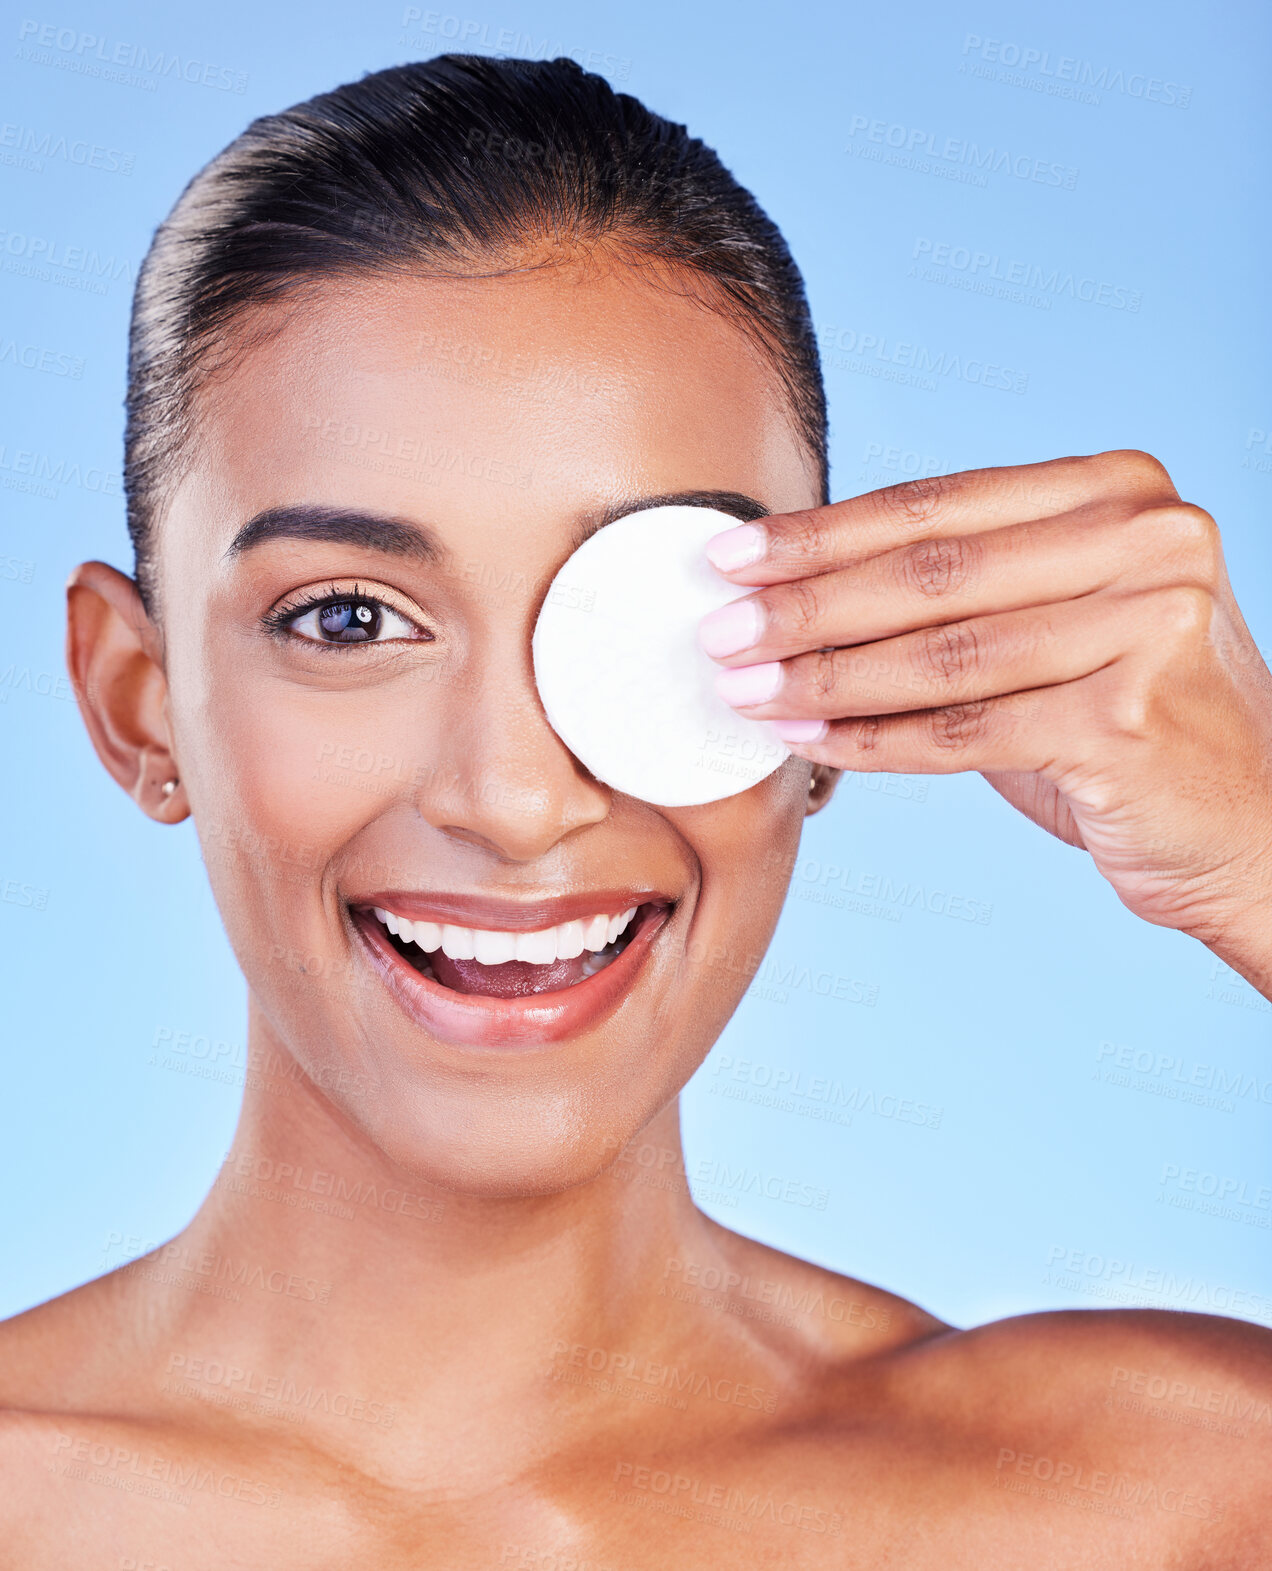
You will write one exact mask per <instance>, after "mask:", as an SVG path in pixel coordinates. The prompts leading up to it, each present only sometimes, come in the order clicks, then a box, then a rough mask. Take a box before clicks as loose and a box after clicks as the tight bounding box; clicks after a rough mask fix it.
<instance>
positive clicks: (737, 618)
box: [698, 599, 764, 658]
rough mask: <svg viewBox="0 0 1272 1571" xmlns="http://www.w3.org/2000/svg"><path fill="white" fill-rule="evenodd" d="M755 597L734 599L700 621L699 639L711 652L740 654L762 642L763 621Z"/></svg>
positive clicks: (716, 653)
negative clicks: (740, 651)
mask: <svg viewBox="0 0 1272 1571" xmlns="http://www.w3.org/2000/svg"><path fill="white" fill-rule="evenodd" d="M763 620H764V619H763V617H762V616H761V615H760V608H759V606H758V605H757V604H756V602H755V601H754V600H750V599H747V600H730V601H729V603H728V605H722V606H719V607H717V609H716V610H714V611H709V612H708V613H707V615H706V616H704V617H703V619H702V621H701V622H699V623H698V642H699V643H700V644H701V645H702V647H703V648H704V649H705V650H706V652H707V653H708V654H709V655H714V656H716V657H717V658H719V657H720V656H721V655H736V654H737V652H738V650H739V649H749V648H750V647H751V645H752V644H758V643H759V641H760V627H761V624H762V622H763Z"/></svg>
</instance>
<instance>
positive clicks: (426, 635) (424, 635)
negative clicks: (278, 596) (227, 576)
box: [261, 583, 434, 649]
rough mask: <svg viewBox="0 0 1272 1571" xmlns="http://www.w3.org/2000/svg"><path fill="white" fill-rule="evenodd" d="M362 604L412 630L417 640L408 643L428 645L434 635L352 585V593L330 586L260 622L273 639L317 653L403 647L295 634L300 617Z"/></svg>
mask: <svg viewBox="0 0 1272 1571" xmlns="http://www.w3.org/2000/svg"><path fill="white" fill-rule="evenodd" d="M358 601H361V602H362V603H363V604H364V605H368V606H374V607H376V610H377V612H378V613H379V614H380V615H381V616H382V615H383V613H384V612H386V611H387V612H388V613H389V614H390V615H392V616H396V617H400V618H401V620H402V621H403V622H406V623H407V624H408V625H409V626H411V627H413V628H414V629H415V631H416V634H417V637H416V638H415V639H412V640H410V641H411V642H419V643H431V642H432V641H433V638H434V635H433V633H432V632H430V631H429V629H428V628H426V627H420V626H419V625H418V624H417V623H416V622H415V620H414V619H413V618H412V617H409V616H407V615H406V613H405V612H404V611H399V610H398V608H397V607H396V606H395V605H392V604H391V603H390V602H389V601H387V600H385V599H384V598H383V597H382V596H380V595H373V594H368V593H367V592H366V591H365V590H364V589H363V588H362V586H361V585H360V584H356V583H355V584H354V585H353V587H352V588H351V589H342V588H341V587H340V586H339V585H338V584H329V585H328V586H327V588H326V590H325V591H324V592H323V593H322V594H319V595H308V596H306V597H305V598H304V599H303V600H300V601H298V602H288V601H284V602H283V604H282V605H279V606H274V607H273V608H272V609H271V610H269V611H267V612H266V613H265V615H264V616H263V617H262V618H261V622H262V624H263V625H264V627H265V630H266V631H267V632H268V633H270V634H271V635H272V636H273V637H275V638H295V639H298V640H299V641H300V642H301V643H304V644H309V645H311V646H313V647H314V648H317V649H349V648H358V647H366V646H368V645H370V646H372V647H375V646H378V645H380V644H388V643H406V642H407V641H408V640H406V639H404V638H400V637H399V638H374V639H346V640H341V639H335V638H332V639H325V638H310V637H309V636H308V635H307V634H305V633H297V632H296V631H295V624H296V623H297V622H299V621H300V620H301V618H302V617H305V616H308V615H309V614H310V613H311V612H313V611H322V610H323V609H325V608H326V607H328V606H337V605H350V604H354V603H356V602H358Z"/></svg>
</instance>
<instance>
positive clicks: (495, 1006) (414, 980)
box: [350, 906, 671, 1047]
mask: <svg viewBox="0 0 1272 1571" xmlns="http://www.w3.org/2000/svg"><path fill="white" fill-rule="evenodd" d="M670 914H671V907H669V906H662V907H659V908H657V909H655V910H653V911H650V912H649V913H647V914H646V915H645V916H642V917H640V918H638V926H637V929H636V931H635V932H634V933H633V934H632V937H631V939H630V941H629V942H628V944H627V945H626V947H625V948H624V949H623V951H622V953H621V954H620V955H618V956H617V958H616V959H614V960H611V961H610V963H609V964H608V965H607V966H605V967H604V969H603V970H600V971H597V972H596V974H595V975H594V976H589V977H587V978H586V979H585V980H584V981H582V982H576V983H575V984H574V986H573V987H563V988H558V989H557V990H556V991H554V992H551V993H535V994H531V995H530V996H529V997H524V998H491V997H488V996H485V995H483V994H479V993H457V992H456V991H455V990H454V989H453V988H450V987H443V986H442V985H441V984H440V983H439V982H433V981H430V980H429V978H428V977H426V976H421V975H420V973H419V972H418V971H416V970H415V969H414V967H412V966H411V965H409V964H408V963H407V961H405V960H404V959H403V958H402V956H401V955H399V954H398V952H397V950H396V949H394V948H393V946H392V945H391V944H390V943H389V941H388V937H387V935H386V934H385V932H384V928H383V927H382V926H381V924H380V922H379V921H378V920H377V919H376V918H375V917H374V916H372V915H371V913H370V912H369V911H351V912H350V915H351V916H352V918H353V925H354V927H356V928H357V930H358V933H359V934H360V936H361V938H362V941H363V943H364V944H365V945H366V947H367V951H368V953H369V954H370V957H371V964H372V965H373V966H374V967H375V969H376V970H377V971H378V972H379V973H380V975H381V977H382V978H383V979H384V981H385V982H386V983H387V984H388V987H389V990H390V992H392V994H393V996H394V997H395V998H396V999H397V1001H398V1003H399V1004H400V1005H401V1007H402V1008H403V1009H404V1010H405V1011H406V1013H407V1014H408V1015H409V1016H410V1017H411V1019H412V1020H413V1021H414V1022H415V1024H416V1025H419V1026H423V1027H424V1029H425V1030H426V1031H428V1032H430V1033H431V1034H432V1035H433V1036H435V1037H438V1038H439V1039H440V1040H441V1041H443V1042H454V1043H459V1044H461V1045H463V1046H469V1047H534V1046H537V1045H538V1044H539V1043H542V1042H561V1041H564V1040H565V1038H566V1037H570V1036H574V1035H575V1034H576V1033H577V1032H579V1031H586V1030H587V1029H588V1027H589V1026H593V1025H595V1024H596V1023H597V1022H598V1021H599V1020H601V1019H602V1018H603V1017H604V1016H605V1015H607V1014H609V1013H610V1011H611V1010H612V1009H614V1008H615V1007H616V1006H617V1004H618V1002H619V1000H620V999H621V998H622V997H623V995H624V994H625V993H627V992H628V991H629V990H630V989H631V987H632V986H633V985H634V983H635V981H636V977H637V974H638V972H639V971H640V969H641V967H642V966H643V965H644V963H645V960H646V958H647V957H648V955H649V951H650V948H651V946H652V944H653V941H654V938H655V936H656V935H657V934H658V933H659V932H660V931H661V930H662V927H663V925H664V924H665V922H666V920H667V918H668V916H670Z"/></svg>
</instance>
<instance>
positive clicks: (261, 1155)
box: [164, 1010, 719, 1469]
mask: <svg viewBox="0 0 1272 1571" xmlns="http://www.w3.org/2000/svg"><path fill="white" fill-rule="evenodd" d="M248 1086H249V1089H248V1092H247V1094H246V1097H245V1100H244V1105H243V1112H242V1116H241V1119H240V1122H239V1126H238V1130H237V1132H236V1135H235V1140H234V1144H233V1147H232V1149H231V1151H230V1153H229V1155H228V1157H227V1158H226V1161H225V1163H224V1165H223V1167H222V1169H221V1172H220V1174H219V1175H218V1178H217V1181H216V1183H215V1185H214V1186H213V1189H212V1191H211V1193H210V1194H209V1196H208V1198H207V1200H206V1201H205V1203H204V1205H203V1206H202V1208H201V1209H200V1211H199V1213H198V1215H197V1216H196V1217H195V1219H194V1221H193V1222H192V1223H191V1224H190V1226H189V1227H188V1228H187V1229H186V1231H185V1232H184V1233H183V1234H182V1235H180V1237H179V1238H178V1239H177V1240H174V1243H173V1245H171V1246H168V1251H169V1255H170V1263H171V1264H173V1265H175V1266H177V1267H178V1268H179V1269H180V1268H183V1269H184V1270H185V1271H186V1272H189V1273H191V1274H197V1275H199V1276H202V1277H203V1278H204V1279H205V1280H208V1281H211V1282H214V1283H215V1284H216V1288H215V1290H214V1291H213V1292H210V1293H209V1292H198V1293H195V1292H178V1291H176V1290H175V1289H171V1288H170V1289H167V1290H165V1291H166V1297H165V1299H164V1302H165V1305H166V1306H167V1310H168V1313H167V1315H166V1316H165V1319H166V1320H167V1322H168V1331H169V1336H168V1338H167V1339H166V1345H167V1346H168V1347H169V1348H170V1349H171V1351H170V1353H169V1354H168V1357H167V1360H166V1365H167V1371H166V1372H167V1373H168V1375H169V1376H170V1380H171V1383H173V1384H176V1383H177V1382H180V1385H181V1389H182V1391H183V1394H185V1395H186V1396H191V1397H192V1396H195V1395H203V1396H205V1397H207V1398H209V1399H211V1400H213V1401H220V1400H222V1396H221V1394H220V1392H219V1391H218V1389H217V1386H216V1385H208V1387H207V1390H206V1391H204V1390H202V1389H201V1385H206V1384H207V1380H208V1372H209V1369H210V1362H209V1361H214V1362H215V1364H216V1366H217V1369H218V1370H219V1369H220V1366H225V1367H226V1368H227V1369H228V1368H232V1369H233V1370H234V1371H238V1372H242V1373H241V1375H240V1376H239V1378H238V1381H237V1390H235V1392H234V1394H235V1395H236V1396H237V1395H243V1396H247V1397H248V1398H249V1400H250V1399H251V1394H252V1393H261V1392H263V1393H264V1394H265V1399H268V1397H269V1394H270V1393H271V1392H273V1393H275V1394H277V1393H278V1392H279V1391H282V1392H283V1393H284V1396H285V1395H286V1393H287V1392H289V1391H290V1392H295V1391H302V1392H303V1391H305V1390H306V1389H307V1388H308V1387H315V1388H324V1389H325V1390H326V1391H327V1392H328V1393H331V1394H332V1395H333V1397H334V1394H335V1393H337V1392H339V1393H342V1404H341V1405H342V1406H344V1407H348V1405H349V1403H350V1402H358V1401H360V1402H361V1404H362V1409H361V1410H362V1412H363V1413H364V1414H365V1413H366V1412H369V1411H371V1404H378V1405H377V1407H376V1408H375V1411H376V1412H377V1413H379V1414H381V1415H383V1413H384V1411H385V1410H386V1409H387V1410H391V1412H392V1414H393V1420H392V1437H393V1441H392V1443H393V1448H394V1451H395V1454H396V1455H398V1456H400V1455H401V1454H402V1450H403V1447H404V1446H405V1447H406V1449H407V1450H411V1451H413V1454H417V1460H418V1461H419V1462H420V1464H421V1465H423V1464H424V1462H425V1460H426V1459H425V1457H424V1456H423V1455H422V1454H419V1453H421V1452H428V1453H429V1455H428V1458H427V1462H428V1465H429V1466H430V1467H432V1466H433V1465H435V1463H436V1457H435V1456H434V1455H433V1453H432V1450H431V1449H430V1448H431V1447H434V1446H440V1447H441V1452H440V1454H441V1455H442V1456H444V1457H445V1459H446V1461H447V1462H448V1463H449V1464H450V1465H452V1466H456V1465H460V1464H461V1463H462V1460H463V1458H462V1453H463V1452H464V1450H465V1445H464V1443H463V1440H462V1439H459V1438H457V1433H458V1434H459V1435H461V1436H462V1437H466V1439H467V1440H468V1441H471V1446H472V1456H473V1459H474V1462H473V1465H474V1466H485V1467H486V1468H487V1469H488V1468H489V1466H490V1463H491V1459H492V1446H493V1447H494V1451H495V1453H498V1452H499V1451H500V1450H501V1449H503V1447H505V1446H513V1447H515V1448H517V1449H518V1454H519V1455H520V1457H521V1459H522V1460H523V1461H524V1452H525V1432H524V1429H523V1427H522V1425H521V1424H519V1423H517V1422H510V1419H511V1418H512V1417H513V1415H514V1414H515V1410H516V1409H517V1408H518V1407H520V1408H523V1409H524V1410H525V1412H526V1416H527V1418H528V1419H529V1420H532V1421H533V1423H534V1424H535V1425H536V1426H538V1427H540V1428H541V1429H542V1430H543V1431H544V1432H545V1433H546V1432H547V1431H549V1430H550V1429H551V1415H552V1413H553V1412H554V1411H557V1410H558V1409H560V1410H561V1411H562V1413H564V1412H565V1409H566V1408H567V1407H569V1405H570V1400H569V1399H570V1394H571V1385H572V1384H577V1383H579V1381H580V1380H581V1379H582V1378H584V1377H585V1376H586V1373H587V1371H589V1370H596V1369H602V1370H603V1369H604V1367H605V1366H606V1365H607V1363H608V1362H609V1361H611V1360H614V1359H622V1358H624V1357H628V1356H630V1357H632V1358H636V1359H640V1360H645V1359H658V1358H660V1357H662V1358H665V1359H667V1360H668V1361H670V1360H671V1359H672V1358H673V1357H674V1356H681V1357H683V1356H684V1350H683V1348H681V1349H680V1352H679V1355H677V1353H676V1347H675V1346H674V1344H675V1343H676V1339H677V1332H676V1330H675V1329H674V1324H675V1317H674V1316H672V1315H670V1314H669V1307H670V1306H669V1300H668V1297H667V1296H666V1293H665V1284H666V1282H667V1280H668V1270H669V1263H671V1262H676V1261H679V1260H683V1259H684V1258H686V1257H691V1258H694V1259H697V1260H707V1259H711V1258H713V1257H714V1256H715V1254H716V1252H717V1248H718V1245H717V1244H716V1243H715V1241H714V1240H715V1237H716V1236H717V1235H718V1233H719V1229H717V1228H716V1227H715V1225H714V1224H713V1223H711V1222H710V1221H708V1219H707V1218H705V1217H704V1216H703V1215H702V1214H701V1213H700V1212H699V1211H698V1210H697V1209H696V1207H695V1206H694V1205H693V1202H692V1200H691V1199H690V1197H689V1191H688V1186H687V1184H686V1182H685V1177H684V1164H683V1156H682V1152H681V1145H680V1129H679V1108H678V1105H677V1104H676V1103H672V1104H671V1105H670V1106H669V1107H667V1108H666V1109H664V1110H663V1112H662V1113H660V1114H659V1115H658V1116H657V1117H656V1118H655V1119H654V1120H653V1121H652V1122H651V1123H650V1124H649V1125H648V1126H647V1127H646V1128H645V1129H644V1130H642V1131H641V1132H640V1134H638V1135H637V1136H636V1137H635V1139H634V1140H633V1141H632V1142H631V1144H630V1145H629V1146H628V1147H627V1148H626V1150H625V1151H624V1152H623V1153H622V1154H621V1155H620V1158H619V1160H618V1161H617V1162H616V1163H615V1164H614V1165H613V1166H612V1167H611V1168H609V1169H608V1170H607V1171H606V1172H604V1173H602V1174H600V1175H599V1176H598V1177H595V1178H593V1179H591V1180H589V1181H587V1182H585V1183H582V1184H580V1185H577V1186H576V1187H574V1188H571V1189H569V1190H566V1191H564V1192H563V1193H560V1194H549V1195H534V1196H529V1197H524V1196H523V1197H516V1198H496V1199H492V1198H489V1197H477V1196H472V1195H463V1194H456V1193H454V1192H450V1191H446V1190H443V1189H441V1188H439V1187H437V1186H434V1185H429V1184H428V1183H426V1182H424V1181H422V1180H420V1179H418V1178H413V1177H412V1176H411V1175H410V1174H408V1173H407V1172H405V1171H403V1170H402V1169H401V1168H399V1167H397V1166H396V1165H395V1164H394V1163H392V1162H391V1161H390V1160H389V1159H388V1158H387V1157H386V1156H385V1154H384V1152H383V1151H382V1150H380V1149H379V1148H378V1147H376V1146H374V1145H373V1144H372V1143H371V1142H370V1141H369V1140H368V1139H367V1137H366V1136H365V1135H364V1134H363V1133H362V1132H361V1131H360V1130H358V1129H357V1128H356V1126H354V1125H353V1124H351V1123H350V1122H349V1120H347V1119H346V1118H345V1117H344V1116H343V1115H342V1114H341V1113H340V1112H339V1111H338V1109H337V1108H336V1107H335V1106H333V1104H332V1103H331V1102H330V1101H329V1100H328V1099H327V1098H326V1096H325V1095H324V1094H323V1092H322V1091H321V1090H320V1089H318V1088H317V1087H316V1086H315V1085H314V1084H313V1083H312V1081H310V1080H309V1079H308V1078H307V1077H306V1076H304V1075H303V1074H302V1073H301V1072H300V1071H299V1067H298V1066H297V1065H295V1062H294V1060H292V1059H291V1058H290V1057H289V1055H287V1054H286V1052H285V1050H284V1049H283V1048H282V1047H281V1045H280V1044H279V1043H278V1041H277V1039H276V1038H275V1037H274V1036H273V1034H272V1032H271V1031H270V1030H269V1028H268V1026H267V1024H266V1023H265V1022H264V1021H263V1019H262V1018H261V1017H260V1015H259V1013H258V1012H257V1011H255V1010H253V1017H252V1028H251V1032H250V1035H249V1073H248ZM177 1251H179V1252H180V1253H179V1255H178V1254H176V1253H175V1252H177ZM231 1294H236V1295H237V1298H234V1297H231V1296H230V1295H231ZM178 1300H180V1302H178ZM196 1360H202V1364H201V1366H199V1368H198V1370H197V1372H196V1365H195V1361H196ZM620 1367H622V1366H621V1365H620ZM218 1379H219V1375H218ZM226 1380H227V1381H228V1376H227V1377H226ZM232 1389H233V1388H232ZM279 1406H280V1407H282V1408H283V1409H284V1410H285V1408H286V1402H285V1400H284V1401H280V1403H279ZM439 1414H446V1415H451V1416H452V1421H449V1422H448V1423H447V1424H445V1425H439V1424H438V1423H437V1419H438V1416H439ZM458 1414H462V1415H463V1424H462V1428H461V1430H460V1431H458V1432H457V1431H456V1430H455V1429H454V1427H453V1416H454V1415H458ZM315 1417H316V1415H314V1414H312V1413H310V1414H309V1416H308V1417H307V1418H306V1420H305V1433H306V1434H307V1435H310V1436H314V1435H315V1434H316V1433H317V1431H318V1430H319V1429H320V1428H321V1427H322V1425H321V1424H319V1423H316V1421H315ZM413 1418H418V1420H419V1422H418V1423H413V1422H412V1420H413ZM335 1423H336V1424H337V1425H338V1426H339V1427H338V1428H337V1429H336V1430H334V1431H333V1433H332V1443H333V1444H336V1445H337V1446H341V1443H342V1441H347V1442H348V1444H349V1445H350V1447H351V1448H354V1449H356V1447H357V1446H358V1445H359V1444H368V1443H373V1442H372V1441H371V1439H370V1436H369V1435H368V1433H367V1431H368V1430H369V1429H371V1428H372V1427H373V1425H372V1421H370V1420H366V1421H362V1422H355V1421H351V1420H347V1419H346V1420H341V1419H340V1418H339V1417H337V1418H336V1419H335ZM382 1427H387V1426H382ZM434 1436H441V1437H442V1438H441V1439H437V1440H435V1439H434V1438H433V1437H434ZM408 1437H411V1439H410V1440H409V1441H408Z"/></svg>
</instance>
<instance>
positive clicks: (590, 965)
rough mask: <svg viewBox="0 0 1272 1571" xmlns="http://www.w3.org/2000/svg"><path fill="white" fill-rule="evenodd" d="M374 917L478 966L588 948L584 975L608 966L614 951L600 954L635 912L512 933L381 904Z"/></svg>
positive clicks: (541, 960)
mask: <svg viewBox="0 0 1272 1571" xmlns="http://www.w3.org/2000/svg"><path fill="white" fill-rule="evenodd" d="M374 909H375V914H376V917H377V918H378V919H379V920H380V921H381V922H383V923H384V925H385V927H387V928H388V930H389V932H390V933H393V934H395V935H396V936H397V937H398V938H400V939H402V940H403V941H404V942H405V943H408V944H409V943H414V944H416V945H418V946H419V948H421V949H422V950H423V951H424V952H425V954H432V953H433V952H434V951H435V950H438V949H440V950H441V951H442V953H443V954H444V955H447V956H449V958H450V959H452V960H476V961H478V962H479V963H480V964H481V965H488V966H497V965H505V964H506V963H507V962H508V961H509V960H524V961H526V962H527V963H528V964H530V965H552V964H553V962H554V961H557V960H573V959H576V958H577V957H578V956H579V955H581V954H582V953H583V951H584V950H587V951H589V953H588V955H587V958H586V959H585V960H584V962H583V974H584V975H585V976H592V975H594V974H595V973H596V972H597V971H599V970H601V969H602V968H603V967H604V966H607V965H608V964H609V963H610V961H611V960H613V959H614V956H613V955H602V951H604V950H606V949H608V948H609V946H610V945H611V944H612V943H613V942H614V940H615V939H616V938H617V937H618V936H619V934H620V933H622V932H623V931H624V929H625V928H626V927H627V925H628V924H629V923H630V922H631V919H632V918H633V917H634V916H635V915H636V912H637V910H638V909H639V908H638V907H637V906H629V907H628V908H627V910H626V911H620V912H619V913H618V915H617V916H604V915H600V916H593V917H588V918H586V919H583V920H575V921H572V922H560V923H558V924H557V926H556V927H545V928H540V929H538V930H537V931H535V932H533V933H512V932H508V931H507V930H506V929H503V928H482V927H458V926H456V925H454V924H453V923H450V922H446V923H442V924H439V923H437V922H426V921H423V920H420V921H418V922H412V921H408V920H407V918H406V917H401V916H395V915H394V914H393V912H392V911H386V910H384V909H382V908H381V907H380V906H376V907H375V908H374Z"/></svg>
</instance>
